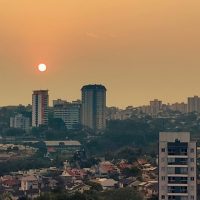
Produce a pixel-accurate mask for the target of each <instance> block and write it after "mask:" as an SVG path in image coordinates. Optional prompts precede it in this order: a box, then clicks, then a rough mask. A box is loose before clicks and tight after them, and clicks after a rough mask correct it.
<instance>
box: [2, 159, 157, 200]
mask: <svg viewBox="0 0 200 200" xmlns="http://www.w3.org/2000/svg"><path fill="white" fill-rule="evenodd" d="M127 169H129V170H131V169H137V171H139V173H138V174H135V175H132V174H126V173H125V171H126V170H127ZM93 185H98V187H99V188H101V189H100V190H102V191H104V190H110V189H118V188H124V187H131V188H133V189H135V190H137V191H140V192H141V193H142V194H144V198H145V199H149V198H151V197H152V196H156V195H157V194H158V171H157V167H155V166H152V165H151V164H149V163H148V162H147V161H146V160H143V159H141V160H138V161H137V162H134V163H132V164H129V163H128V162H127V161H125V160H120V161H118V162H110V161H101V162H100V163H99V164H97V165H94V166H92V167H91V168H83V169H78V168H71V167H70V165H69V163H68V162H65V163H64V168H63V169H57V168H55V167H52V168H47V169H38V170H29V171H19V172H15V173H11V174H10V175H6V176H2V177H0V194H3V193H7V194H9V195H10V197H11V198H12V199H13V200H15V199H16V200H17V199H18V198H19V197H24V196H27V197H28V198H30V199H34V198H36V197H38V196H40V195H41V194H42V193H45V192H49V191H51V190H53V189H55V188H58V187H62V189H65V190H66V191H67V192H68V193H75V192H80V193H83V192H85V191H88V190H91V189H93Z"/></svg>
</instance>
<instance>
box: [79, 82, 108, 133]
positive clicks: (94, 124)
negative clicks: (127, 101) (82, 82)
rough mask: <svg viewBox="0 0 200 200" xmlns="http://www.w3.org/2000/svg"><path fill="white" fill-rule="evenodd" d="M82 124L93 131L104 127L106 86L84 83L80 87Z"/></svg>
mask: <svg viewBox="0 0 200 200" xmlns="http://www.w3.org/2000/svg"><path fill="white" fill-rule="evenodd" d="M81 91H82V115H81V121H82V125H83V126H85V127H87V128H90V129H92V130H94V131H101V130H104V129H105V128H106V88H105V87H104V86H103V85H86V86H83V87H82V89H81Z"/></svg>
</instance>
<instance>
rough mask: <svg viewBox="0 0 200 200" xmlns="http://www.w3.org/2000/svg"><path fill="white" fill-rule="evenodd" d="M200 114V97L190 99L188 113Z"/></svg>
mask: <svg viewBox="0 0 200 200" xmlns="http://www.w3.org/2000/svg"><path fill="white" fill-rule="evenodd" d="M190 112H200V97H198V96H194V97H188V113H190Z"/></svg>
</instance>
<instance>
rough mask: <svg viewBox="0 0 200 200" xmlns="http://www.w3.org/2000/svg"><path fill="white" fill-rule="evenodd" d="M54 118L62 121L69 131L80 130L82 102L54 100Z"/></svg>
mask: <svg viewBox="0 0 200 200" xmlns="http://www.w3.org/2000/svg"><path fill="white" fill-rule="evenodd" d="M53 105H54V118H59V119H62V120H63V121H64V123H65V126H66V128H67V129H68V130H74V129H78V128H79V127H80V124H81V101H73V102H67V101H63V100H60V99H58V100H54V101H53Z"/></svg>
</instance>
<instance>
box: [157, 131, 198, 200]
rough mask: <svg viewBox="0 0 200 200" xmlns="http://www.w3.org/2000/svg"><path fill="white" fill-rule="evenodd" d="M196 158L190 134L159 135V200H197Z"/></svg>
mask: <svg viewBox="0 0 200 200" xmlns="http://www.w3.org/2000/svg"><path fill="white" fill-rule="evenodd" d="M196 157H197V147H196V142H195V141H191V139H190V133H187V132H180V133H178V132H161V133H160V138H159V200H197V172H196V165H197V163H196Z"/></svg>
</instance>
